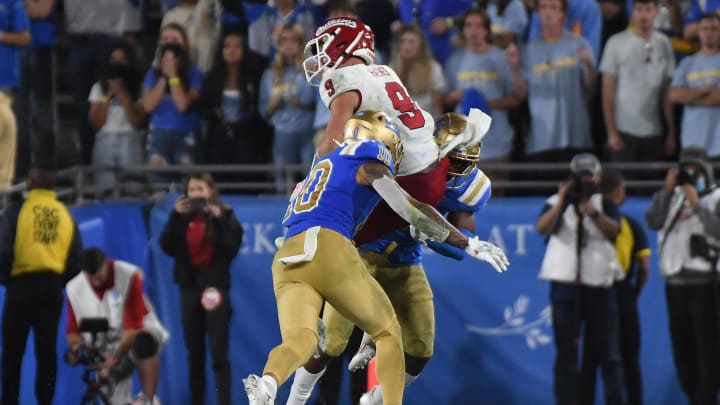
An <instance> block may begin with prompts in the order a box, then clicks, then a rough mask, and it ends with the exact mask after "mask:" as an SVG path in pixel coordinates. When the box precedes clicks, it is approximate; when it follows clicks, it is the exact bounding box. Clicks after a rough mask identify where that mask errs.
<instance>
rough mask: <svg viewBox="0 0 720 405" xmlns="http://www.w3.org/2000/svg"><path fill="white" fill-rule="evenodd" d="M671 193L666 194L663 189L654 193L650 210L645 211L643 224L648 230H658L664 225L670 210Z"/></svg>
mask: <svg viewBox="0 0 720 405" xmlns="http://www.w3.org/2000/svg"><path fill="white" fill-rule="evenodd" d="M671 199H672V193H668V192H667V191H666V190H665V189H662V190H660V191H658V192H656V193H655V194H654V195H653V201H652V204H651V205H650V208H648V209H647V211H645V222H647V226H648V227H649V228H650V229H655V230H658V229H660V228H662V227H663V225H664V224H665V219H667V216H668V211H669V210H670V201H671Z"/></svg>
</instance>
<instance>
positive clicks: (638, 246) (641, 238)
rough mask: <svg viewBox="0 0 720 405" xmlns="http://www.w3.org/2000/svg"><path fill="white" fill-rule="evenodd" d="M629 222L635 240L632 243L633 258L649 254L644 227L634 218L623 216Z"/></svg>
mask: <svg viewBox="0 0 720 405" xmlns="http://www.w3.org/2000/svg"><path fill="white" fill-rule="evenodd" d="M625 218H627V219H628V222H629V223H630V229H631V230H632V233H633V239H634V240H635V242H634V245H633V258H634V259H640V258H642V257H647V256H650V246H649V244H648V237H647V233H646V232H645V229H643V227H642V226H640V224H639V223H638V222H637V221H635V220H634V219H632V218H630V217H628V216H625Z"/></svg>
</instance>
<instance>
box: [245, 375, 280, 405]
mask: <svg viewBox="0 0 720 405" xmlns="http://www.w3.org/2000/svg"><path fill="white" fill-rule="evenodd" d="M242 381H243V385H245V393H246V394H247V396H248V400H249V401H250V404H249V405H275V399H274V398H273V395H272V390H271V388H270V387H268V386H267V383H266V382H265V381H263V380H262V378H260V377H258V376H256V375H255V374H250V375H249V376H247V378H244V379H243V380H242Z"/></svg>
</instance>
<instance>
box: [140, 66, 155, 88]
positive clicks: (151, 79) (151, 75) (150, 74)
mask: <svg viewBox="0 0 720 405" xmlns="http://www.w3.org/2000/svg"><path fill="white" fill-rule="evenodd" d="M155 83H157V78H156V77H155V70H154V69H153V68H150V69H148V71H147V73H145V78H144V79H143V89H149V88H152V87H153V86H155Z"/></svg>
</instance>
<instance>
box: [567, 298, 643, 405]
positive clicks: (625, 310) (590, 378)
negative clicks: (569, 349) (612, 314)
mask: <svg viewBox="0 0 720 405" xmlns="http://www.w3.org/2000/svg"><path fill="white" fill-rule="evenodd" d="M617 308H618V316H619V317H618V320H619V326H620V328H619V333H620V334H619V338H620V339H619V343H620V354H621V357H622V365H623V376H624V382H625V384H624V385H625V389H626V391H627V404H628V405H639V404H642V375H641V373H640V318H639V316H638V310H637V294H636V293H635V289H634V288H633V287H632V285H630V284H627V285H625V284H622V285H619V286H618V287H617ZM598 366H600V364H599V363H598V359H597V358H593V357H592V356H590V353H589V352H586V353H585V354H584V356H583V363H582V369H581V372H580V375H581V376H582V377H581V378H582V384H581V387H582V391H583V394H582V396H581V403H582V404H583V405H587V404H592V403H594V401H595V380H596V378H595V370H596V369H597V368H598Z"/></svg>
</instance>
